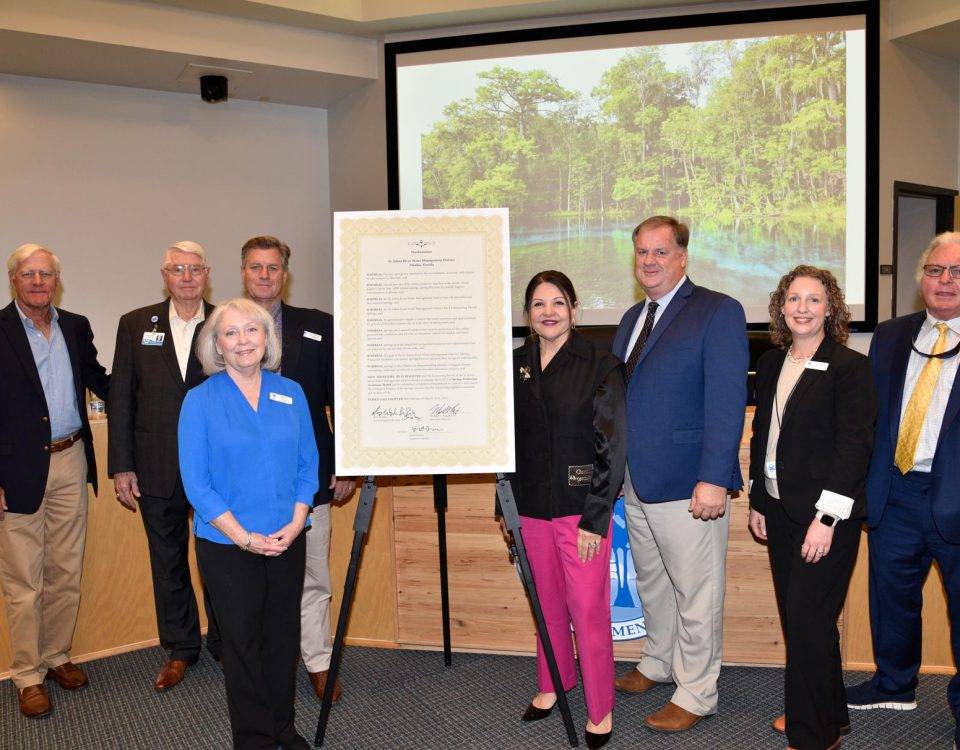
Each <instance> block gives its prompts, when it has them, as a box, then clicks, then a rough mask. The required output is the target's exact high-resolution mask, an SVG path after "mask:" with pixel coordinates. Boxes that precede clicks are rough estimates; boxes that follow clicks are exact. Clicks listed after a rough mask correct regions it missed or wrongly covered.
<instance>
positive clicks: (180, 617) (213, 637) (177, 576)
mask: <svg viewBox="0 0 960 750" xmlns="http://www.w3.org/2000/svg"><path fill="white" fill-rule="evenodd" d="M140 517H141V518H142V519H143V528H144V529H145V530H146V532H147V545H148V547H149V548H150V573H151V576H152V578H153V601H154V604H155V605H156V610H157V630H158V632H159V634H160V645H161V646H163V648H165V649H167V651H169V652H170V658H171V659H183V660H184V661H186V662H189V663H191V664H192V663H193V662H195V661H196V660H197V657H199V656H200V616H199V614H198V611H197V598H196V596H195V595H194V593H193V583H192V582H191V580H190V565H189V562H188V549H189V547H188V542H189V539H190V503H189V502H187V496H186V494H185V493H184V491H183V484H182V483H181V482H180V479H179V478H178V479H177V487H176V489H175V490H174V492H173V495H171V496H170V497H153V496H150V495H143V496H142V497H141V498H140ZM203 608H204V610H205V611H206V613H207V648H208V649H210V652H211V653H212V654H213V655H214V656H218V657H219V656H220V633H219V630H218V629H217V618H216V617H215V616H214V614H213V607H212V606H211V604H210V596H209V594H208V593H207V588H206V586H205V585H203Z"/></svg>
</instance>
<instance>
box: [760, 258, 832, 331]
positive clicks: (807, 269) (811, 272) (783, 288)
mask: <svg viewBox="0 0 960 750" xmlns="http://www.w3.org/2000/svg"><path fill="white" fill-rule="evenodd" d="M801 277H802V278H808V279H816V280H817V281H819V282H820V283H821V284H823V288H824V289H826V290H827V319H826V321H825V322H824V324H823V330H824V333H826V335H827V336H829V337H830V338H832V339H833V340H834V341H836V342H837V343H838V344H845V343H846V342H847V339H848V338H850V328H849V326H850V308H848V307H847V303H846V302H844V299H843V290H842V289H841V288H840V284H838V283H837V279H836V277H835V276H834V275H833V274H832V273H830V272H829V271H828V270H827V269H825V268H817V267H816V266H797V267H796V268H794V269H793V270H792V271H791V272H790V273H788V274H786V275H784V276H783V277H782V278H781V279H780V283H779V284H777V288H776V289H775V290H774V291H772V292H770V308H769V310H770V338H771V339H772V340H773V343H774V344H776V345H777V346H779V347H780V348H781V349H789V348H790V344H792V343H793V334H791V333H790V329H789V328H787V321H786V320H785V319H784V317H783V311H782V310H781V308H782V307H783V303H784V301H785V300H786V299H787V289H789V288H790V285H791V284H792V283H793V281H794V279H798V278H801Z"/></svg>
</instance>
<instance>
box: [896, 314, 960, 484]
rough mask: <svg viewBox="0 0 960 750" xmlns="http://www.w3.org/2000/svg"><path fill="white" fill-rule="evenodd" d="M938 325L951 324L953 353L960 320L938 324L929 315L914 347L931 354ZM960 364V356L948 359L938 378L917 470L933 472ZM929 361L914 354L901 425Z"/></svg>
mask: <svg viewBox="0 0 960 750" xmlns="http://www.w3.org/2000/svg"><path fill="white" fill-rule="evenodd" d="M937 323H946V324H947V328H948V330H947V351H949V350H950V349H952V348H953V347H955V346H956V345H957V342H958V341H960V318H951V319H950V320H937V319H936V318H934V317H933V316H932V315H930V313H927V318H926V320H924V321H923V325H922V326H920V333H919V335H918V336H917V340H916V341H915V342H914V346H915V347H916V348H917V349H919V350H920V351H921V352H930V351H931V350H932V349H933V345H934V344H935V343H936V341H937V337H938V336H939V335H940V334H939V332H938V331H937V329H936V328H935V326H936V324H937ZM958 360H960V354H956V355H954V356H952V357H948V358H947V359H945V360H943V365H942V366H941V367H940V374H939V375H938V377H937V384H936V385H935V386H934V389H933V398H932V399H930V408H929V409H927V414H926V416H925V417H924V419H923V428H922V429H921V430H920V441H919V442H918V443H917V450H916V453H914V454H913V470H914V471H923V472H927V473H929V472H930V469H931V468H932V466H933V454H934V453H936V450H937V440H938V438H939V437H940V427H941V426H942V425H943V415H944V413H945V412H946V410H947V401H948V400H949V399H950V391H951V390H953V381H954V380H955V379H956V377H957V364H958ZM929 361H930V360H929V358H927V357H922V356H920V355H919V354H917V353H916V352H915V351H913V350H911V351H910V360H909V362H907V375H906V377H905V378H904V380H903V403H902V404H901V405H900V421H901V422H902V421H903V413H904V412H905V411H906V410H907V404H908V403H909V402H910V396H911V395H912V394H913V389H914V388H915V387H916V385H917V380H918V379H919V378H920V371H921V370H923V366H924V365H925V364H926V363H927V362H929Z"/></svg>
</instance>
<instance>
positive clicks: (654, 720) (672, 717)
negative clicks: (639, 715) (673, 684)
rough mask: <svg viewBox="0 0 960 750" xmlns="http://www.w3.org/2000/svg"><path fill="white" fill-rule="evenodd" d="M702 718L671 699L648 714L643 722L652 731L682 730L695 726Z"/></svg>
mask: <svg viewBox="0 0 960 750" xmlns="http://www.w3.org/2000/svg"><path fill="white" fill-rule="evenodd" d="M702 718H703V717H702V716H698V715H697V714H692V713H690V712H689V711H687V710H686V709H685V708H680V706H678V705H677V704H676V703H673V702H672V701H671V702H670V703H667V705H666V706H664V707H663V708H661V709H660V710H659V711H656V712H654V713H652V714H650V715H649V716H648V717H647V718H646V719H644V720H643V723H644V724H646V725H647V728H649V729H652V730H653V731H654V732H683V731H685V730H687V729H690V728H691V727H694V726H696V725H697V724H698V723H699V722H700V720H701V719H702Z"/></svg>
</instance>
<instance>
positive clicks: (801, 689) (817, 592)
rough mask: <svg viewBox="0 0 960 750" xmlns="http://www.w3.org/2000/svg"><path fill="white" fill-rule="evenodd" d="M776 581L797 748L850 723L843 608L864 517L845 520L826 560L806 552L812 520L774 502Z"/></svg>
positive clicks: (824, 742) (828, 741)
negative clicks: (809, 558) (840, 626)
mask: <svg viewBox="0 0 960 750" xmlns="http://www.w3.org/2000/svg"><path fill="white" fill-rule="evenodd" d="M766 522H767V541H768V547H767V549H768V551H769V553H770V567H771V568H772V570H773V586H774V589H775V591H776V594H777V606H778V607H779V609H780V620H781V622H782V623H783V634H784V640H785V642H786V646H787V667H786V670H785V672H784V691H783V702H784V708H785V713H786V717H787V739H788V740H789V741H790V747H792V748H796V750H824V748H827V747H830V745H832V744H833V743H834V742H836V740H837V738H838V737H839V734H840V727H843V726H846V725H848V724H849V723H850V717H849V714H848V713H847V694H846V690H845V689H844V686H843V668H842V662H841V658H840V633H839V631H838V630H837V618H839V617H840V613H841V611H842V610H843V602H844V600H845V599H846V597H847V589H848V587H849V585H850V576H851V574H852V573H853V566H854V564H855V563H856V561H857V549H858V547H859V544H860V525H861V522H860V521H858V520H854V521H840V522H839V523H838V524H837V527H836V530H835V531H834V532H833V542H832V543H831V546H830V552H829V553H828V554H827V555H826V557H824V558H823V559H822V560H820V562H817V563H807V562H804V560H803V558H802V557H801V556H800V548H801V546H802V545H803V540H804V537H806V534H807V529H808V527H809V525H808V524H798V523H795V522H794V521H792V520H791V519H790V518H789V517H788V516H787V515H786V513H784V512H783V507H782V506H781V505H780V503H778V502H776V501H772V502H769V503H767V513H766Z"/></svg>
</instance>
